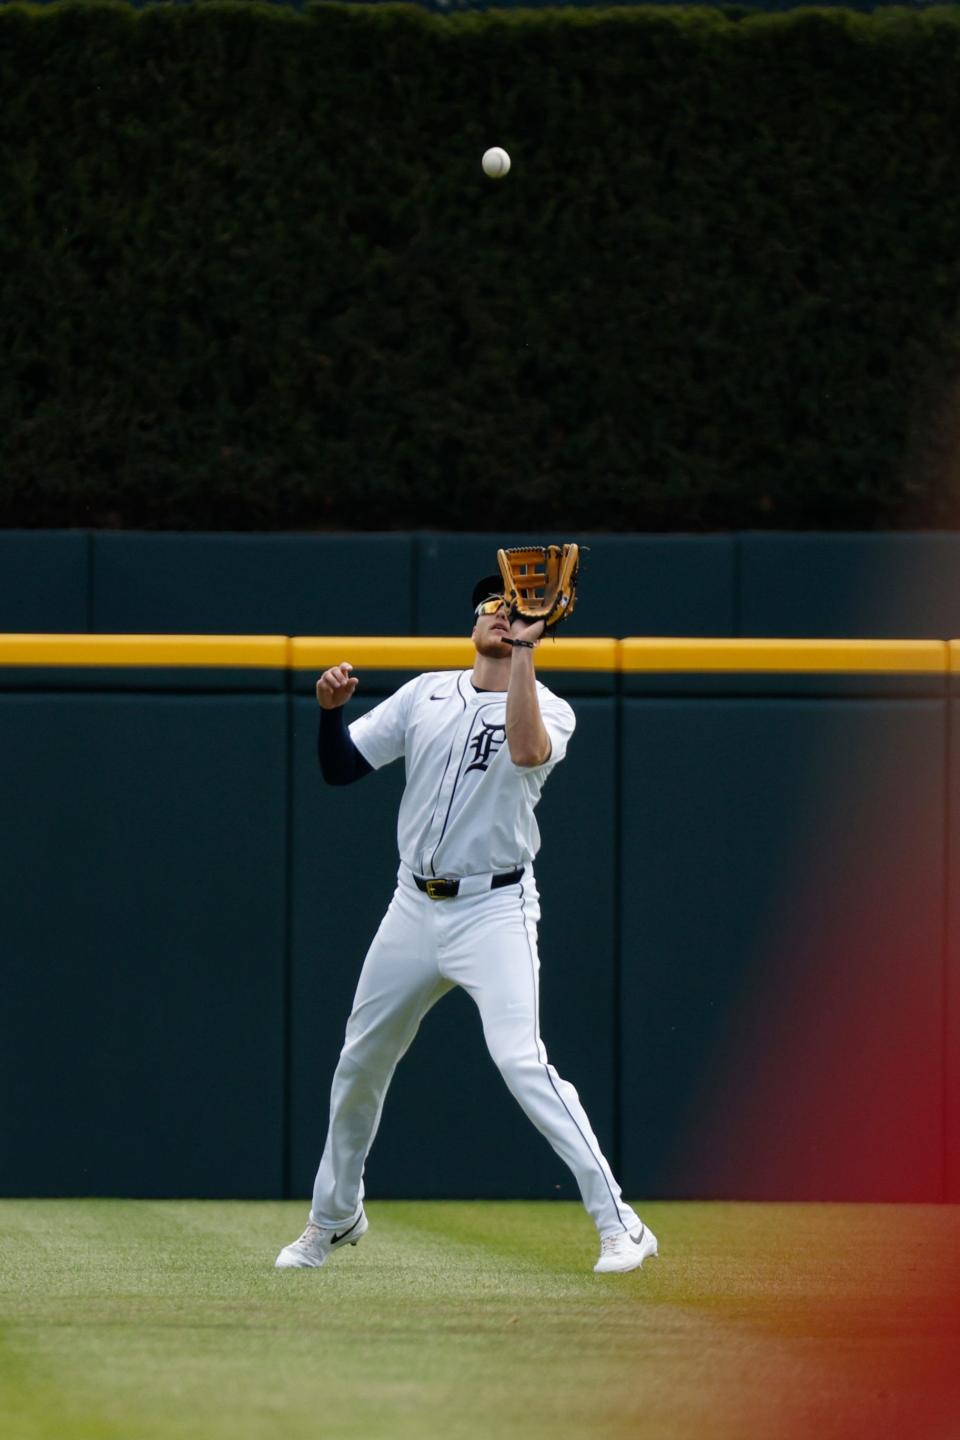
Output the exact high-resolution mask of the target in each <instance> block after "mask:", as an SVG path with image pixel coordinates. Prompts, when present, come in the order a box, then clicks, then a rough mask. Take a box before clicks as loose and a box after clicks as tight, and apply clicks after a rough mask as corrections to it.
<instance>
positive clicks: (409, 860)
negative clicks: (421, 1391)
mask: <svg viewBox="0 0 960 1440" xmlns="http://www.w3.org/2000/svg"><path fill="white" fill-rule="evenodd" d="M503 588H504V585H503V580H502V579H501V577H500V576H499V575H496V576H487V577H485V578H484V579H482V580H480V581H479V582H478V583H477V585H476V586H475V587H474V592H473V605H474V626H473V633H472V640H473V644H474V648H475V651H476V654H475V658H474V662H473V668H472V670H461V671H439V672H435V673H432V674H426V675H420V676H419V677H418V678H417V679H415V680H411V681H409V682H408V683H407V684H406V685H403V686H401V688H400V689H399V690H397V691H396V693H395V694H393V695H392V696H390V697H389V699H387V700H384V701H383V702H382V704H380V705H377V706H376V707H375V708H374V709H373V710H371V711H370V712H369V713H368V714H366V715H363V716H362V717H361V718H360V719H358V720H355V721H354V722H353V724H352V725H350V727H349V729H348V728H347V726H346V724H345V722H344V709H343V707H344V706H345V705H346V703H347V702H348V701H349V700H350V698H351V697H352V695H353V693H354V691H355V690H356V688H357V683H358V681H357V677H356V675H353V674H351V670H352V666H351V665H350V664H349V663H347V662H344V663H343V664H341V665H335V666H333V667H332V669H329V670H327V671H325V672H324V674H323V675H322V676H321V677H320V679H319V681H318V682H317V699H318V701H319V703H320V707H321V715H320V740H319V748H320V763H321V769H322V772H323V775H324V778H325V779H326V780H327V781H328V782H329V783H330V784H334V785H342V784H349V783H351V782H353V781H356V780H359V779H361V778H362V777H364V776H365V775H367V774H369V773H370V771H371V770H378V769H379V768H380V767H381V766H382V765H387V764H389V763H390V762H391V761H392V760H398V759H400V758H401V757H402V758H403V759H404V761H405V764H406V788H405V790H404V793H403V799H402V801H401V803H400V811H399V817H398V825H397V838H398V845H399V850H400V869H399V872H398V875H397V888H396V890H395V892H394V895H393V899H392V900H391V902H390V906H389V908H388V910H387V913H386V915H385V916H384V918H383V920H382V922H381V924H380V928H379V930H378V931H377V933H376V935H375V937H374V939H373V943H372V944H371V946H370V949H369V951H368V952H367V956H366V959H365V961H364V965H363V969H362V971H361V974H360V979H359V982H358V985H357V992H356V996H355V998H354V1002H353V1009H352V1011H351V1014H350V1018H349V1020H348V1022H347V1029H346V1037H345V1041H344V1046H343V1050H342V1051H341V1054H340V1059H339V1062H338V1064H337V1068H336V1072H335V1074H334V1077H333V1084H332V1088H331V1095H330V1122H329V1127H328V1130H327V1138H326V1144H325V1146H324V1150H323V1156H322V1158H321V1160H320V1168H319V1170H318V1171H317V1177H316V1182H315V1185H314V1190H313V1204H312V1206H311V1210H310V1216H309V1223H308V1224H307V1228H306V1229H305V1230H304V1232H303V1234H302V1235H301V1236H300V1238H299V1239H298V1240H294V1241H293V1242H292V1243H291V1244H289V1245H287V1246H285V1247H284V1248H283V1249H282V1250H281V1251H280V1254H279V1255H278V1256H277V1261H276V1264H277V1266H278V1267H279V1268H280V1269H287V1268H293V1267H305V1266H313V1267H316V1266H320V1265H323V1264H324V1263H325V1262H326V1260H327V1257H328V1256H329V1255H330V1254H331V1253H332V1252H333V1251H334V1250H338V1249H340V1248H341V1247H342V1246H344V1245H355V1244H356V1243H357V1242H358V1240H360V1238H361V1237H362V1236H363V1235H365V1234H366V1232H367V1228H368V1225H367V1217H366V1215H365V1214H364V1209H363V1194H364V1189H363V1172H364V1164H365V1161H366V1158H367V1154H368V1152H369V1150H370V1147H371V1145H372V1144H373V1141H374V1137H375V1136H376V1133H377V1127H378V1126H379V1123H380V1114H381V1111H382V1109H383V1102H384V1098H385V1096H386V1093H387V1088H388V1086H389V1084H390V1081H391V1078H392V1076H393V1072H394V1070H395V1068H396V1065H397V1062H398V1061H399V1060H400V1058H401V1056H402V1055H403V1054H404V1052H405V1051H406V1050H407V1048H408V1046H409V1045H410V1043H411V1041H412V1040H413V1038H414V1036H415V1035H416V1033H417V1029H418V1027H419V1025H420V1022H421V1020H422V1019H423V1017H424V1015H425V1014H426V1013H427V1011H428V1010H429V1009H430V1008H431V1006H432V1005H434V1004H435V1003H436V1002H437V1001H438V1000H439V999H440V997H441V996H442V995H444V994H446V993H447V991H449V990H451V989H452V988H453V986H455V985H462V986H463V988H464V989H465V990H466V991H467V993H468V994H469V995H470V997H471V999H472V1000H473V1001H474V1002H475V1004H476V1006H477V1008H478V1010H479V1011H480V1018H481V1021H482V1024H483V1033H484V1038H485V1040H486V1044H487V1048H488V1049H489V1051H490V1055H491V1057H492V1059H493V1060H494V1062H495V1063H496V1065H497V1067H498V1068H499V1070H500V1073H501V1075H502V1076H503V1078H504V1080H505V1081H506V1083H507V1085H508V1087H509V1089H510V1091H511V1093H512V1094H513V1096H514V1097H515V1099H516V1100H517V1101H518V1102H519V1104H520V1105H521V1106H522V1108H523V1109H524V1111H525V1112H526V1114H527V1115H528V1116H529V1118H530V1119H531V1120H532V1122H533V1124H534V1125H535V1126H536V1127H537V1129H538V1130H540V1131H541V1133H542V1134H543V1135H545V1136H546V1138H547V1139H548V1140H549V1142H550V1144H551V1145H552V1146H553V1148H554V1150H555V1151H556V1152H557V1154H558V1155H559V1156H560V1157H561V1159H562V1160H564V1161H565V1162H566V1164H567V1165H568V1166H569V1168H570V1170H571V1171H572V1172H573V1175H574V1177H575V1179H576V1181H577V1184H578V1186H579V1187H580V1194H581V1196H582V1197H583V1203H584V1205H585V1206H586V1208H587V1210H588V1212H589V1214H590V1215H591V1216H592V1218H593V1220H594V1222H595V1223H596V1226H597V1230H598V1231H599V1235H600V1257H599V1259H598V1260H597V1263H596V1264H595V1265H594V1267H593V1268H594V1269H595V1270H596V1271H598V1272H601V1273H609V1272H616V1271H626V1270H634V1269H636V1268H637V1267H638V1266H639V1265H642V1264H643V1261H644V1260H645V1259H646V1258H647V1257H648V1256H650V1255H656V1253H657V1240H656V1236H655V1235H654V1234H653V1232H652V1231H651V1230H650V1229H649V1228H647V1227H646V1226H645V1225H644V1224H643V1223H642V1221H641V1220H640V1218H639V1216H638V1215H637V1214H636V1213H635V1212H634V1211H633V1210H632V1209H631V1208H630V1206H629V1205H628V1204H627V1203H626V1202H625V1201H624V1200H623V1198H622V1197H621V1194H620V1187H619V1186H618V1184H617V1182H616V1180H615V1179H614V1177H613V1174H612V1172H611V1170H610V1166H609V1165H608V1164H607V1161H606V1160H605V1158H604V1156H603V1154H602V1152H601V1150H600V1146H599V1145H598V1143H597V1138H596V1136H595V1135H594V1133H593V1130H592V1128H591V1126H590V1122H589V1120H588V1119H587V1116H586V1114H585V1112H584V1109H583V1106H582V1105H581V1103H580V1100H579V1098H578V1096H577V1092H576V1090H575V1089H574V1088H573V1086H572V1085H570V1084H569V1083H568V1082H567V1081H565V1080H562V1079H561V1078H560V1076H559V1075H558V1074H557V1072H556V1070H555V1069H554V1068H553V1066H552V1065H550V1064H549V1062H548V1060H547V1052H546V1050H545V1049H544V1045H543V1041H542V1040H541V1038H540V1030H539V1019H538V1016H539V994H538V973H539V968H540V962H539V959H538V956H537V922H538V920H539V918H540V899H539V896H538V894H537V886H536V881H535V880H534V875H533V860H534V857H535V855H536V853H537V850H538V849H539V845H540V834H539V831H538V829H537V823H536V820H535V818H534V808H535V806H536V804H537V801H538V800H539V798H540V792H541V790H542V789H543V785H544V782H545V781H546V779H547V776H548V775H549V774H550V772H551V771H552V769H553V767H554V766H555V765H557V764H558V763H559V762H560V761H561V760H562V759H563V757H564V754H565V752H566V748H567V744H568V742H569V740H570V737H571V735H572V734H573V729H574V724H575V720H574V715H573V711H572V710H571V708H570V706H569V705H568V704H567V703H566V701H564V700H561V699H560V698H559V697H558V696H556V695H554V694H552V693H551V692H550V691H549V690H548V689H547V688H546V686H544V685H542V684H540V682H539V681H538V680H537V678H536V674H535V671H534V652H535V648H536V645H537V643H538V640H539V638H540V636H541V635H542V633H543V629H544V625H543V621H542V620H538V621H535V622H533V623H530V622H529V621H527V620H524V619H523V618H522V617H516V618H513V619H512V620H511V613H510V612H509V611H508V608H507V601H506V600H505V598H504V596H503V593H502V592H503Z"/></svg>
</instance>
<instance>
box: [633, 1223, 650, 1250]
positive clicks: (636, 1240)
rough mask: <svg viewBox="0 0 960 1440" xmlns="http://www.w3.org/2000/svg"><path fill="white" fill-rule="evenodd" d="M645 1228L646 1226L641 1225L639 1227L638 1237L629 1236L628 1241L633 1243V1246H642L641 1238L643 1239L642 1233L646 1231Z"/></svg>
mask: <svg viewBox="0 0 960 1440" xmlns="http://www.w3.org/2000/svg"><path fill="white" fill-rule="evenodd" d="M646 1228H647V1227H646V1225H641V1226H640V1234H639V1235H631V1236H630V1239H631V1240H632V1241H633V1243H634V1245H642V1244H643V1237H644V1233H645V1231H646Z"/></svg>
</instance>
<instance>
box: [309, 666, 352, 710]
mask: <svg viewBox="0 0 960 1440" xmlns="http://www.w3.org/2000/svg"><path fill="white" fill-rule="evenodd" d="M352 669H353V666H352V665H351V664H350V661H349V660H344V661H343V662H342V664H340V665H333V666H332V667H331V668H330V669H329V670H324V672H323V674H322V675H321V676H320V679H319V680H318V681H317V700H318V701H319V703H320V708H321V709H322V710H336V709H338V708H339V707H340V706H341V705H346V703H347V701H348V700H349V699H350V697H351V696H352V694H353V692H354V690H356V688H357V686H358V685H359V683H360V681H359V680H358V679H357V677H356V675H351V674H350V671H351V670H352Z"/></svg>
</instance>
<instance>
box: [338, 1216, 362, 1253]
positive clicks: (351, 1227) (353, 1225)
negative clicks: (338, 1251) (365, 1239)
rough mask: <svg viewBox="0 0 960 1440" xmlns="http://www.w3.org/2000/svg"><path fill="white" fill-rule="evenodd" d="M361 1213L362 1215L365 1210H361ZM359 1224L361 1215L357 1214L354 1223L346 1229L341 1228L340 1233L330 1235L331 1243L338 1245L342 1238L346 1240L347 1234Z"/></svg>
mask: <svg viewBox="0 0 960 1440" xmlns="http://www.w3.org/2000/svg"><path fill="white" fill-rule="evenodd" d="M360 1214H361V1215H362V1214H363V1212H362V1211H361V1212H360ZM359 1224H360V1215H358V1216H357V1218H356V1220H354V1222H353V1224H352V1225H351V1226H349V1227H348V1229H346V1230H341V1231H340V1234H339V1235H332V1236H331V1237H330V1244H331V1245H338V1244H339V1243H340V1241H341V1240H346V1238H347V1236H348V1235H349V1234H350V1232H351V1231H352V1230H356V1228H357V1226H358V1225H359Z"/></svg>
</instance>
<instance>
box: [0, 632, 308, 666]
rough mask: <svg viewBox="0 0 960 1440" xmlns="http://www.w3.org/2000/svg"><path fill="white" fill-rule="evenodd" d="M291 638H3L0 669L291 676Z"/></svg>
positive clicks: (14, 636) (199, 636)
mask: <svg viewBox="0 0 960 1440" xmlns="http://www.w3.org/2000/svg"><path fill="white" fill-rule="evenodd" d="M289 649H290V641H289V640H288V638H287V636H286V635H0V665H51V666H58V665H63V666H77V667H81V668H83V667H86V666H101V665H102V666H121V667H128V668H131V669H132V668H139V667H141V666H144V667H159V666H171V667H174V668H176V669H181V668H184V667H192V666H201V667H203V668H204V669H212V668H216V667H221V668H222V667H224V666H229V667H232V668H237V669H244V670H250V669H257V670H285V669H286V668H287V665H288V663H289Z"/></svg>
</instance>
